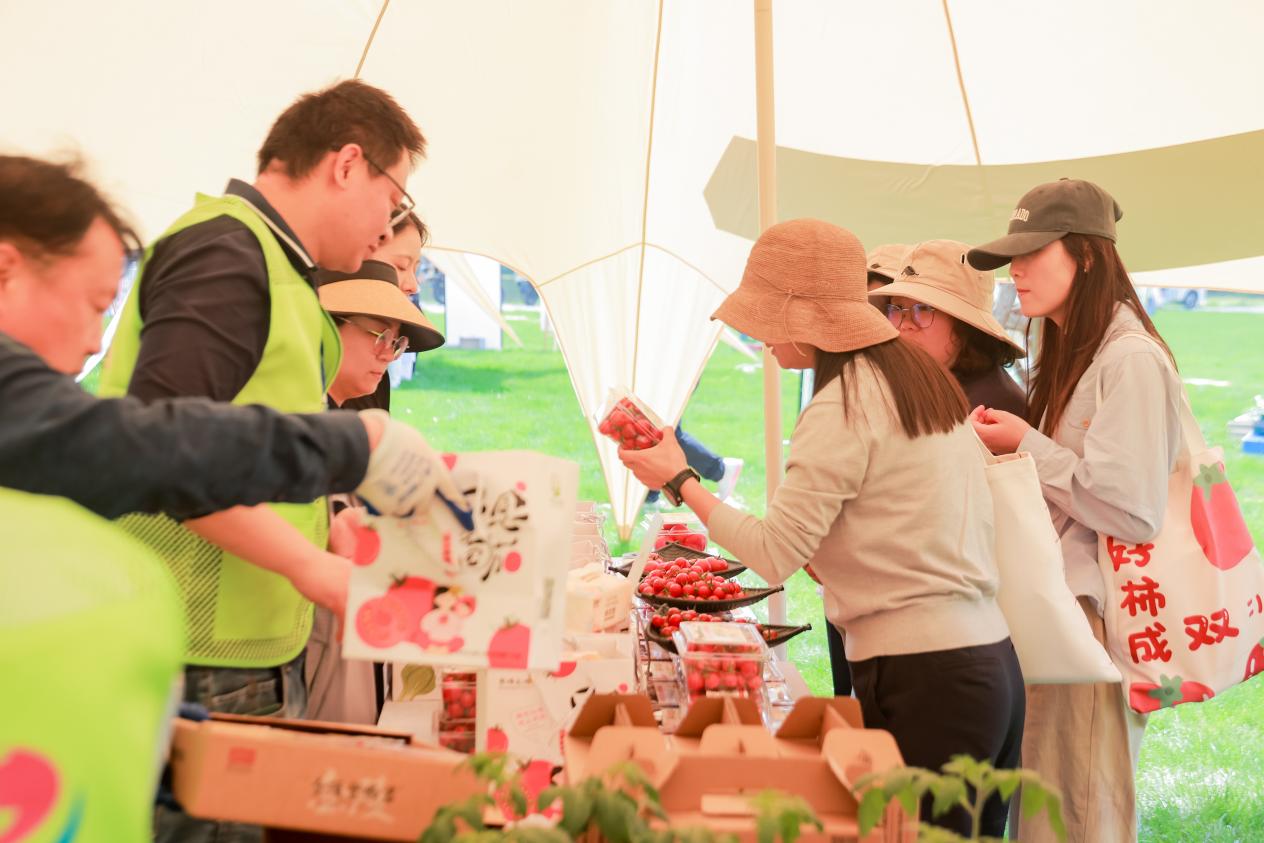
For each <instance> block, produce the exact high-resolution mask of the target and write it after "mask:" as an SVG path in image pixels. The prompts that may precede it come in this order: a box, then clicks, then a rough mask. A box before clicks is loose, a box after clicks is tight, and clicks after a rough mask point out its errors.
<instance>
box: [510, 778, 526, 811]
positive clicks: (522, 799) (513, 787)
mask: <svg viewBox="0 0 1264 843" xmlns="http://www.w3.org/2000/svg"><path fill="white" fill-rule="evenodd" d="M507 790H508V796H509V804H510V806H511V807H512V808H513V810H514V813H515V814H517V815H518V816H519V817H525V816H526V815H527V813H528V811H529V810H530V808H529V806H528V805H527V794H526V793H525V792H523V790H522V788H521V787H520V786H519V785H518V784H516V783H514V784H510V785H509V787H508V788H507Z"/></svg>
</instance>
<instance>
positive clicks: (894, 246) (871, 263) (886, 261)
mask: <svg viewBox="0 0 1264 843" xmlns="http://www.w3.org/2000/svg"><path fill="white" fill-rule="evenodd" d="M908 250H909V246H908V244H907V243H886V244H884V245H881V246H879V247H878V248H876V249H874V250H873V251H872V252H870V253H869V254H868V256H867V257H866V258H865V263H866V264H867V265H868V268H869V280H870V281H884V280H885V281H894V280H895V278H896V276H898V275H899V274H900V270H901V269H903V268H904V265H903V264H901V263H900V258H902V257H904V255H905V254H906V253H907V252H908Z"/></svg>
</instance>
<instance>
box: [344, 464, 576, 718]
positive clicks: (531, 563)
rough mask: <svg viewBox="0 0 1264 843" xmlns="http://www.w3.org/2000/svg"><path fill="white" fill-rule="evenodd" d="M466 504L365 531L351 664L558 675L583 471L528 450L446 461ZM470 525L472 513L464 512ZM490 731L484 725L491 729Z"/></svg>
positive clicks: (371, 524) (348, 639)
mask: <svg viewBox="0 0 1264 843" xmlns="http://www.w3.org/2000/svg"><path fill="white" fill-rule="evenodd" d="M444 463H445V464H446V465H447V466H448V467H449V469H450V471H451V475H452V483H453V486H454V487H455V489H456V490H458V491H459V492H460V494H461V495H462V496H463V497H464V498H465V503H466V504H467V505H468V516H467V517H462V518H458V517H457V516H456V515H454V513H453V512H452V510H451V509H450V508H449V507H448V506H446V505H445V504H443V503H442V502H441V501H439V500H438V499H436V501H435V502H434V503H433V504H431V505H430V506H427V507H419V508H418V511H416V512H414V513H413V514H412V515H411V516H410V517H409V518H407V519H397V518H388V517H383V516H366V517H364V518H363V519H362V524H361V525H359V526H358V528H357V530H356V544H355V549H354V554H353V558H352V562H353V565H352V567H351V582H350V585H349V588H348V600H347V609H346V619H347V634H346V635H345V640H344V642H343V645H344V646H343V652H344V655H345V657H347V658H354V659H368V660H373V661H398V662H400V663H404V664H414V665H429V666H435V667H453V668H486V667H501V668H509V669H514V670H527V669H542V670H554V669H556V668H557V666H558V663H559V661H560V660H561V654H562V633H563V631H564V627H565V615H566V612H565V608H566V574H567V570H568V563H569V559H568V557H567V554H566V553H559V552H558V550H557V549H558V548H569V547H570V544H571V542H570V537H571V535H572V533H573V532H574V526H575V511H576V510H575V497H576V490H577V487H578V480H579V467H578V466H577V465H575V463H572V462H569V461H566V460H560V459H557V458H555V457H548V456H545V455H543V454H535V453H532V452H529V451H504V452H486V453H459V454H451V453H449V454H444ZM460 509H461V512H462V515H463V516H466V509H465V507H460ZM484 728H486V727H484Z"/></svg>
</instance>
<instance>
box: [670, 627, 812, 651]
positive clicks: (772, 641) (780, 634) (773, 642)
mask: <svg viewBox="0 0 1264 843" xmlns="http://www.w3.org/2000/svg"><path fill="white" fill-rule="evenodd" d="M756 626H757V627H758V628H759V629H760V630H765V629H771V630H775V631H776V632H775V634H774V635H773V636H772V637H771V638H765V639H764V641H765V642H767V644H768V646H769V647H779V646H781V645H782V644H784V643H786V642H787V641H789V640H790V639H791V638H793V637H795V636H796V635H798V634H799V633H801V632H807V631H808V630H809V629H811V628H812V624H810V623H809V624H803V625H802V626H781V625H777V624H766V623H761V624H756ZM761 634H762V632H761ZM645 637H646V638H648V639H649V640H650V641H653V642H654V643H655V644H657V645H658V646H660V647H662V648H663V649H664V650H667V651H668V652H669V653H674V652H676V642H675V641H673V640H672V639H671V636H669V635H663V633H662V632H661V631H660V630H659V629H658V627H656V626H649V627H646V630H645Z"/></svg>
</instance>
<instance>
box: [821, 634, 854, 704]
mask: <svg viewBox="0 0 1264 843" xmlns="http://www.w3.org/2000/svg"><path fill="white" fill-rule="evenodd" d="M825 640H826V641H827V642H828V643H829V657H830V673H831V674H832V675H833V677H834V696H836V697H850V696H851V668H850V667H849V666H848V665H847V654H846V653H844V652H843V634H842V633H841V632H839V631H838V627H836V626H834V624H832V623H830V619H829V618H826V619H825Z"/></svg>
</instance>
